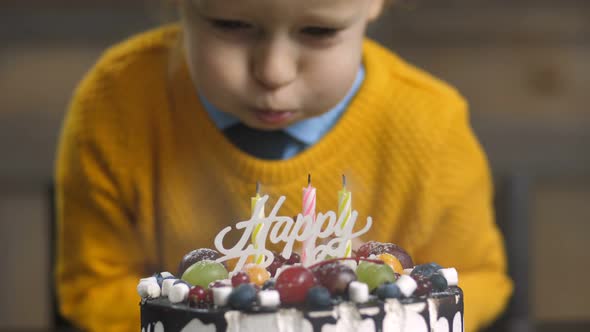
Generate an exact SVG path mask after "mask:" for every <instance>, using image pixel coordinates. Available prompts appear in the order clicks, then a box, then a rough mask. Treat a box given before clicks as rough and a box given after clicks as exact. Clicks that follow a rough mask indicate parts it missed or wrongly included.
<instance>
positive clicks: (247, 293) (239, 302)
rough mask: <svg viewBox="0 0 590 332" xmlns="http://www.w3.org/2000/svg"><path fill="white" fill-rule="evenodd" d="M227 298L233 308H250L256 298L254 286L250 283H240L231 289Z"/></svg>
mask: <svg viewBox="0 0 590 332" xmlns="http://www.w3.org/2000/svg"><path fill="white" fill-rule="evenodd" d="M227 300H228V303H229V305H230V306H231V307H232V308H234V309H237V310H247V309H250V308H251V307H252V305H253V304H254V301H255V300H256V288H254V286H253V285H251V284H241V285H239V286H238V287H236V288H234V289H233V290H232V291H231V293H230V294H229V298H228V299H227Z"/></svg>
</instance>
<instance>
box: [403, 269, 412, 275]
mask: <svg viewBox="0 0 590 332" xmlns="http://www.w3.org/2000/svg"><path fill="white" fill-rule="evenodd" d="M412 271H414V269H413V268H412V269H404V272H403V274H405V275H410V274H412Z"/></svg>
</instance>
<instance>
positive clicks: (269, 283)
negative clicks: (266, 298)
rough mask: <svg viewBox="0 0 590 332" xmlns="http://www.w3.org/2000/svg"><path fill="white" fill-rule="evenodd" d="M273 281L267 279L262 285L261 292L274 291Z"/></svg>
mask: <svg viewBox="0 0 590 332" xmlns="http://www.w3.org/2000/svg"><path fill="white" fill-rule="evenodd" d="M275 283H276V282H275V280H274V279H272V278H271V279H268V280H267V281H265V282H264V284H263V285H262V289H263V290H267V289H275Z"/></svg>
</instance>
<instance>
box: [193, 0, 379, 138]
mask: <svg viewBox="0 0 590 332" xmlns="http://www.w3.org/2000/svg"><path fill="white" fill-rule="evenodd" d="M382 1H383V0H183V11H182V12H183V27H184V31H185V36H184V38H185V40H184V41H185V45H186V50H187V58H188V64H189V68H190V72H191V75H192V77H193V80H194V82H195V84H196V86H197V87H198V89H199V91H200V93H201V94H203V95H204V96H205V97H206V98H207V99H208V100H209V101H210V102H211V103H212V104H213V105H215V106H216V107H217V108H219V109H220V110H222V111H224V112H227V113H231V114H233V115H235V116H236V117H238V118H239V119H240V120H242V121H243V122H244V123H245V124H247V125H249V126H251V127H254V128H260V129H267V130H268V129H278V128H284V127H287V126H289V125H290V124H292V123H294V122H297V121H299V120H302V119H305V118H309V117H313V116H317V115H319V114H322V113H324V112H327V111H329V110H330V109H331V108H332V107H334V106H335V105H336V104H337V103H338V102H339V101H340V100H341V99H342V98H343V97H344V96H345V95H346V93H347V92H348V90H349V89H350V88H351V86H352V83H353V81H354V79H355V77H356V74H357V71H358V69H359V66H360V63H361V52H362V41H363V37H364V34H365V29H366V25H367V23H368V22H369V21H370V20H372V19H374V18H375V17H376V16H378V14H379V12H380V10H381V5H382Z"/></svg>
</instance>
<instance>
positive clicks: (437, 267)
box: [428, 263, 442, 271]
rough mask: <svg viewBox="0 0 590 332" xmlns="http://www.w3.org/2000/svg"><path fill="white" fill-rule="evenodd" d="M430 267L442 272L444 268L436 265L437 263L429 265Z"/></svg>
mask: <svg viewBox="0 0 590 332" xmlns="http://www.w3.org/2000/svg"><path fill="white" fill-rule="evenodd" d="M428 265H430V266H432V267H433V268H434V269H435V270H437V271H438V270H440V269H442V266H440V265H438V264H436V263H428Z"/></svg>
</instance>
